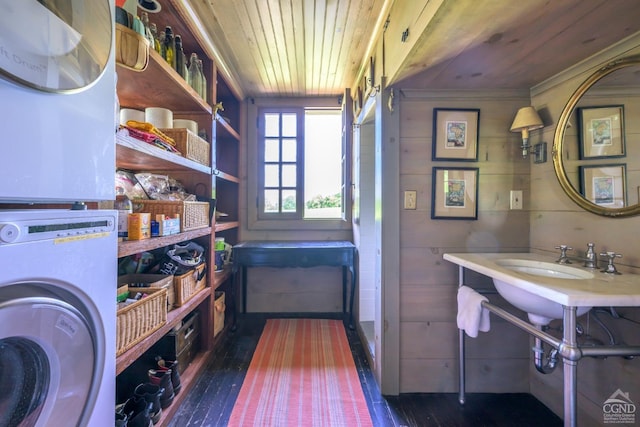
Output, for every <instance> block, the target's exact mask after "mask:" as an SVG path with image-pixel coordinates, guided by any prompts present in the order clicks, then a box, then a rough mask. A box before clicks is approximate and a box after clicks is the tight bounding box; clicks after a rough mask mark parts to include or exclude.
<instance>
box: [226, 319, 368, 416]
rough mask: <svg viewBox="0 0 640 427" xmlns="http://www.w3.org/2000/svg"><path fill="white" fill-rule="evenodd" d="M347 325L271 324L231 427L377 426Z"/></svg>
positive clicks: (323, 321) (319, 322) (335, 322)
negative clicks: (350, 346)
mask: <svg viewBox="0 0 640 427" xmlns="http://www.w3.org/2000/svg"><path fill="white" fill-rule="evenodd" d="M372 425H373V424H372V421H371V416H370V415H369V410H368V408H367V402H366V400H365V397H364V393H363V392H362V386H361V385H360V379H359V378H358V372H357V371H356V366H355V363H354V362H353V357H352V356H351V350H350V348H349V342H348V341H347V336H346V334H345V331H344V325H343V323H342V321H339V320H328V319H268V320H267V324H266V325H265V328H264V331H263V332H262V335H261V336H260V341H259V342H258V346H257V348H256V351H255V353H254V355H253V358H252V359H251V364H250V365H249V370H248V371H247V375H246V377H245V379H244V382H243V383H242V388H241V389H240V393H239V395H238V398H237V400H236V403H235V405H234V407H233V410H232V412H231V417H230V420H229V426H241V427H246V426H260V427H264V426H278V427H285V426H305V427H306V426H318V427H325V426H331V427H336V426H345V427H346V426H348V427H356V426H372Z"/></svg>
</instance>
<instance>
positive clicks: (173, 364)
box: [149, 356, 182, 394]
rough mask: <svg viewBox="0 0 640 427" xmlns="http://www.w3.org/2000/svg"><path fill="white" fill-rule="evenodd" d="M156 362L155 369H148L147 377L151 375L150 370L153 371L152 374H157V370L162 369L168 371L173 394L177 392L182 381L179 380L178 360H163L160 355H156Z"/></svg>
mask: <svg viewBox="0 0 640 427" xmlns="http://www.w3.org/2000/svg"><path fill="white" fill-rule="evenodd" d="M156 362H157V364H158V367H157V368H156V369H150V370H149V377H151V376H152V374H151V372H152V371H154V373H153V375H154V376H159V375H157V372H158V371H164V372H166V371H170V376H171V385H172V386H173V392H174V393H175V394H178V393H179V392H180V389H181V388H182V383H181V382H180V372H179V369H178V361H177V360H173V361H168V360H164V359H163V358H162V357H160V356H156Z"/></svg>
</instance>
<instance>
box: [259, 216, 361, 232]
mask: <svg viewBox="0 0 640 427" xmlns="http://www.w3.org/2000/svg"><path fill="white" fill-rule="evenodd" d="M247 228H248V229H249V230H351V221H348V220H344V219H305V220H288V219H280V220H277V219H260V220H253V221H249V224H247Z"/></svg>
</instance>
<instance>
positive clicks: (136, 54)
mask: <svg viewBox="0 0 640 427" xmlns="http://www.w3.org/2000/svg"><path fill="white" fill-rule="evenodd" d="M115 54H116V63H117V64H118V65H121V66H123V67H125V68H128V69H130V70H133V71H144V70H145V69H146V68H147V65H148V64H149V40H147V39H146V38H145V37H144V36H143V35H142V34H138V33H136V32H135V31H133V30H132V29H131V28H127V27H125V26H124V25H121V24H116V51H115Z"/></svg>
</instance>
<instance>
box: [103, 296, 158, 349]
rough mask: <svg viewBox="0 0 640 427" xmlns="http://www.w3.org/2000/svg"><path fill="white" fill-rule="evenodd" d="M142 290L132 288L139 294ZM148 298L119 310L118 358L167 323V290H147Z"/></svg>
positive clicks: (117, 324) (117, 328) (117, 325)
mask: <svg viewBox="0 0 640 427" xmlns="http://www.w3.org/2000/svg"><path fill="white" fill-rule="evenodd" d="M138 291H140V288H131V292H138ZM144 292H145V293H146V294H147V296H146V297H144V298H142V299H141V300H139V301H136V302H134V303H132V304H129V305H127V306H126V307H124V308H122V309H120V310H118V314H117V316H118V317H117V322H116V356H119V355H121V354H122V353H124V352H125V351H127V350H129V349H130V348H131V347H133V346H134V345H136V344H138V343H139V342H140V341H142V340H143V339H145V338H146V337H148V336H149V335H151V334H152V333H153V332H155V331H156V330H158V329H159V328H160V327H161V326H162V325H164V324H165V323H166V321H167V289H166V288H162V289H158V288H146V289H144Z"/></svg>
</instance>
